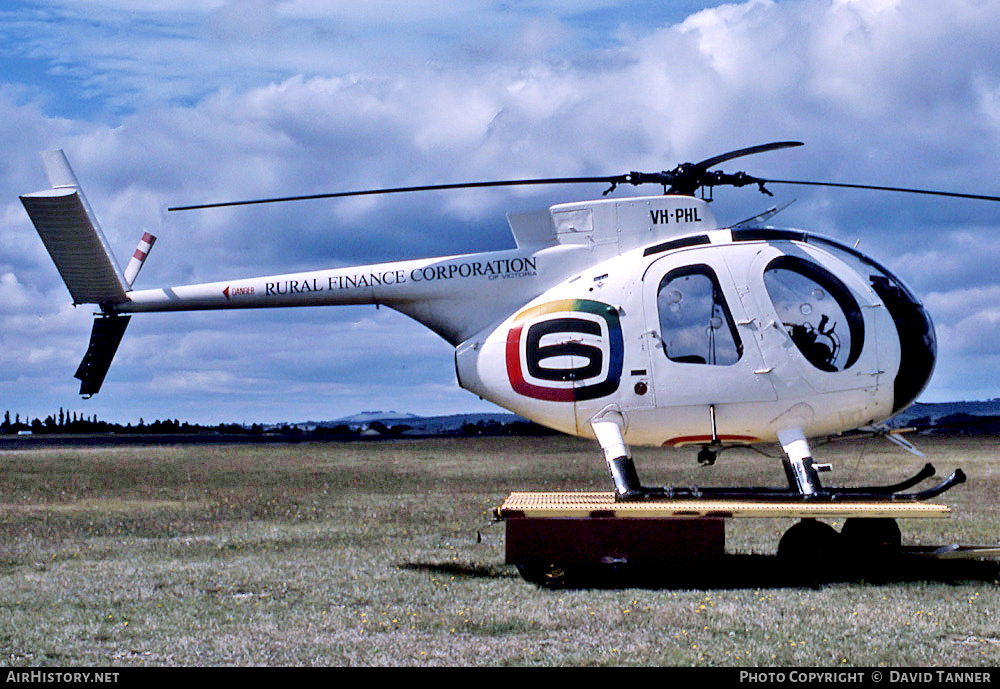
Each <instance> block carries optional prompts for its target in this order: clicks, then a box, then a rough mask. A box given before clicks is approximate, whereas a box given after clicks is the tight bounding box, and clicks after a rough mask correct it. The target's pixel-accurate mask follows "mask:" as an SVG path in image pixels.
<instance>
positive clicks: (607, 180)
mask: <svg viewBox="0 0 1000 689" xmlns="http://www.w3.org/2000/svg"><path fill="white" fill-rule="evenodd" d="M626 178H627V175H615V176H611V177H552V178H548V179H508V180H498V181H494V182H460V183H457V184H430V185H424V186H419V187H394V188H389V189H363V190H360V191H339V192H333V193H329V194H307V195H305V196H281V197H276V198H267V199H250V200H246V201H224V202H222V203H203V204H198V205H193V206H173V207H171V208H167V210H168V211H190V210H199V209H203V208H223V207H226V206H252V205H256V204H262V203H284V202H286V201H310V200H313V199H336V198H343V197H346V196H375V195H378V194H402V193H408V192H414V191H442V190H447V189H482V188H484V187H515V186H528V185H541V184H587V183H596V182H602V183H604V184H622V183H624V182H625V181H626Z"/></svg>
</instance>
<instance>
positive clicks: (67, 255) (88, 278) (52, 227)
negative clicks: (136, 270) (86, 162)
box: [21, 151, 126, 304]
mask: <svg viewBox="0 0 1000 689" xmlns="http://www.w3.org/2000/svg"><path fill="white" fill-rule="evenodd" d="M42 161H43V162H44V163H45V171H46V173H47V174H48V177H49V184H51V185H52V188H51V189H46V190H44V191H39V192H35V193H33V194H25V195H23V196H22V197H21V203H22V204H24V209H25V210H26V211H27V212H28V216H29V217H30V218H31V222H32V224H34V226H35V230H37V231H38V236H39V237H41V238H42V243H44V244H45V248H46V249H47V250H48V252H49V256H51V257H52V261H53V262H54V263H55V264H56V269H57V270H58V271H59V275H60V276H62V279H63V282H65V283H66V287H67V288H68V289H69V293H70V296H72V297H73V303H74V304H117V303H120V302H123V301H125V300H126V296H125V284H126V283H125V280H124V278H123V276H122V272H121V269H120V268H119V266H118V263H117V262H116V261H115V258H114V255H113V254H112V253H111V249H110V247H109V246H108V242H107V240H106V239H105V238H104V233H103V232H101V228H100V226H99V225H98V224H97V220H96V218H95V217H94V214H93V212H92V211H91V209H90V206H89V204H88V203H87V199H86V197H85V196H84V195H83V191H82V190H81V189H80V185H79V183H78V182H77V180H76V176H75V175H74V174H73V170H72V169H71V168H70V166H69V162H68V161H67V160H66V156H65V155H64V154H63V152H62V151H46V152H45V153H43V154H42Z"/></svg>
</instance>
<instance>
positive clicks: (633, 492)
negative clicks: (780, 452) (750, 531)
mask: <svg viewBox="0 0 1000 689" xmlns="http://www.w3.org/2000/svg"><path fill="white" fill-rule="evenodd" d="M934 474H935V471H934V467H933V466H932V465H931V464H927V465H925V466H924V468H923V469H921V470H920V471H919V472H917V473H916V474H914V475H913V476H912V477H910V478H908V479H906V480H905V481H900V482H899V483H895V484H892V485H888V486H863V487H833V488H827V487H818V488H817V490H816V491H815V492H812V493H808V494H807V493H802V492H800V491H799V490H797V488H792V487H788V488H771V487H764V486H735V487H728V488H727V487H704V488H702V487H698V486H689V487H669V486H667V487H647V486H638V487H632V488H630V490H628V491H627V492H625V493H623V494H622V493H619V494H617V495H616V499H617V500H618V501H621V502H633V501H643V500H679V499H696V500H697V499H732V500H768V501H771V500H779V501H789V500H790V501H798V500H802V501H809V502H824V501H825V502H838V501H890V502H918V501H921V500H929V499H930V498H933V497H936V496H938V495H941V494H942V493H944V492H945V491H946V490H948V489H950V488H954V487H955V486H957V485H959V484H961V483H964V482H965V473H964V472H963V471H962V470H961V469H957V470H955V472H954V473H952V474H951V475H950V476H948V477H947V478H946V479H944V480H943V481H941V482H940V483H938V484H937V485H934V486H931V487H930V488H926V489H924V490H921V491H917V492H914V493H904V492H902V491H905V490H906V489H908V488H912V487H914V486H916V485H917V484H918V483H920V482H921V481H924V480H925V479H928V478H930V477H931V476H934Z"/></svg>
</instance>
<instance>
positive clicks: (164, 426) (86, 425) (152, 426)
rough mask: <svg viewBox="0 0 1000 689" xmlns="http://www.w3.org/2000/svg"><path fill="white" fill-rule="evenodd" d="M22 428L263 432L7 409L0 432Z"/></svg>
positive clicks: (171, 421)
mask: <svg viewBox="0 0 1000 689" xmlns="http://www.w3.org/2000/svg"><path fill="white" fill-rule="evenodd" d="M22 431H30V432H31V433H32V434H34V435H45V434H59V433H84V434H85V433H149V434H161V433H206V432H209V433H244V434H245V433H263V432H264V428H263V426H261V425H260V424H256V423H255V424H253V425H252V426H243V425H241V424H238V423H222V424H218V425H215V426H203V425H200V424H192V423H188V422H187V421H184V422H182V421H180V420H178V419H165V420H159V419H157V420H156V421H153V422H152V423H146V421H145V420H144V419H143V418H141V417H140V418H139V423H138V424H136V425H132V424H131V423H126V424H120V423H113V422H111V421H101V420H100V419H98V418H97V414H94V415H93V416H84V415H83V414H78V413H77V412H75V411H73V412H71V411H68V410H65V409H63V408H62V407H60V408H59V412H58V413H55V414H50V415H49V416H46V417H45V418H44V419H39V418H29V417H27V416H25V417H24V418H23V419H22V418H21V415H20V414H19V413H17V412H14V414H13V416H12V415H11V412H10V410H7V411H5V412H4V415H3V421H2V422H0V434H17V433H20V432H22Z"/></svg>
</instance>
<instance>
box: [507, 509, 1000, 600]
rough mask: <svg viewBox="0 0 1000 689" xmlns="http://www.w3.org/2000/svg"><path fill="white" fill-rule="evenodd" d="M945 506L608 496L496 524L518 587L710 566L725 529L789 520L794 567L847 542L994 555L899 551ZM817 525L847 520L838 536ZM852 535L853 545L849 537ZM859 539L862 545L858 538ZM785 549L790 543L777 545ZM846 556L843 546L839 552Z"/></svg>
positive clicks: (866, 551) (859, 547) (998, 552)
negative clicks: (906, 534)
mask: <svg viewBox="0 0 1000 689" xmlns="http://www.w3.org/2000/svg"><path fill="white" fill-rule="evenodd" d="M950 516H951V509H950V508H949V507H948V506H946V505H938V504H932V503H923V502H908V501H904V502H892V501H843V502H837V501H815V502H809V501H761V500H730V499H726V500H722V499H718V500H706V499H661V500H648V501H636V502H618V501H616V500H615V496H614V494H613V493H610V492H607V493H604V492H592V493H591V492H587V493H583V492H581V493H572V492H553V493H511V494H510V496H509V497H508V498H507V499H506V500H505V501H504V502H503V504H502V505H500V507H498V508H496V510H495V514H494V517H495V519H496V520H498V521H503V522H504V524H505V529H506V534H505V551H506V553H505V555H506V562H507V564H513V565H517V567H518V569H519V570H520V572H521V574H522V575H523V576H524V578H525V579H527V580H529V581H533V582H535V583H542V584H545V583H553V580H555V579H558V577H559V575H560V574H561V573H563V572H565V571H566V570H568V569H573V568H576V569H580V568H591V569H593V568H604V569H607V568H609V567H610V568H623V567H633V568H634V567H645V568H663V567H672V568H675V569H676V568H677V567H678V566H689V565H690V566H700V565H711V564H712V563H718V562H720V561H721V560H722V559H723V557H724V556H725V520H727V519H741V518H790V519H799V520H802V521H800V522H799V523H798V524H796V525H795V526H793V527H792V528H791V529H789V531H788V532H787V533H786V538H783V539H782V544H783V545H781V546H779V553H778V555H779V557H781V556H782V552H781V551H782V547H783V546H784V548H785V551H786V553H785V554H786V555H788V554H791V553H792V552H793V551H794V555H795V557H796V558H797V560H798V564H797V565H796V566H799V565H801V564H802V563H803V562H805V563H807V564H808V561H810V560H812V561H813V564H814V565H816V564H819V561H821V560H822V561H823V562H824V563H825V564H829V563H830V562H831V561H832V560H833V559H835V558H838V557H840V556H841V555H842V554H843V553H844V550H843V549H842V545H843V544H844V542H845V541H848V540H850V542H851V546H850V547H851V548H854V554H858V555H863V556H865V557H872V556H875V555H876V554H877V553H876V549H877V548H880V547H881V548H883V550H888V551H891V552H892V553H893V554H907V555H916V556H922V557H930V558H949V559H950V558H965V559H972V558H980V557H997V556H1000V547H978V546H959V545H950V546H922V547H917V548H905V547H902V546H901V543H900V542H899V529H898V527H897V526H896V523H895V520H896V519H946V518H949V517H950ZM818 519H845V520H850V522H851V527H853V528H849V527H848V526H847V524H848V522H846V521H845V528H844V530H842V533H841V534H838V533H837V532H836V530H834V529H833V527H831V526H829V525H827V524H823V523H821V522H818V521H817V520H818ZM849 530H850V532H851V533H850V536H851V538H850V539H849V538H848V535H847V531H849ZM858 536H861V538H858ZM786 540H788V541H791V543H789V544H788V545H784V544H785V542H786ZM843 547H847V546H846V545H843Z"/></svg>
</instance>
